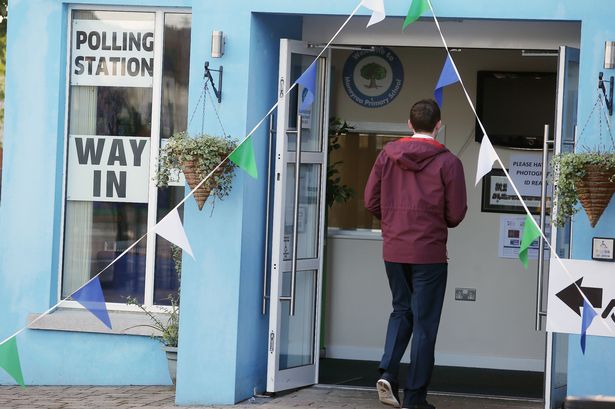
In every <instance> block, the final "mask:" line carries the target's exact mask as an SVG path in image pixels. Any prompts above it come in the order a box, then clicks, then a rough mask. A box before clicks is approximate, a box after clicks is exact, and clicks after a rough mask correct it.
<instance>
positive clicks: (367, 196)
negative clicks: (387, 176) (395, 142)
mask: <svg viewBox="0 0 615 409" xmlns="http://www.w3.org/2000/svg"><path fill="white" fill-rule="evenodd" d="M383 155H384V151H382V152H380V155H378V158H377V159H376V162H375V163H374V166H373V167H372V171H371V173H370V174H369V179H367V185H365V193H364V195H363V199H364V200H365V208H366V209H367V210H369V212H370V213H371V214H373V215H374V216H376V217H377V218H378V219H380V218H381V217H382V214H381V212H380V186H381V182H382V156H383Z"/></svg>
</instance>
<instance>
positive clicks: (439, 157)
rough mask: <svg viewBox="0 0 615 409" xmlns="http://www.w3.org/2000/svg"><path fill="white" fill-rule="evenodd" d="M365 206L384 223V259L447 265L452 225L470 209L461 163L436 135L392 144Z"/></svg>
mask: <svg viewBox="0 0 615 409" xmlns="http://www.w3.org/2000/svg"><path fill="white" fill-rule="evenodd" d="M365 207H366V208H367V209H368V210H369V211H370V212H371V213H372V214H373V215H374V216H376V217H377V218H379V219H380V220H381V221H382V238H383V240H384V247H383V257H384V260H385V261H391V262H397V263H410V264H432V263H446V262H447V255H446V240H447V238H448V228H449V227H455V226H457V225H458V224H459V223H461V221H462V220H463V218H464V216H465V214H466V210H467V204H466V186H465V178H464V174H463V166H462V165H461V161H460V160H459V159H458V158H457V157H456V156H455V155H453V154H452V153H451V152H450V151H449V150H448V149H446V147H445V146H444V145H442V144H440V143H439V142H437V141H435V140H432V139H419V138H403V139H400V140H398V141H395V142H390V143H388V144H387V145H385V147H384V149H383V150H382V152H380V155H378V158H377V159H376V163H375V164H374V167H373V168H372V172H371V174H370V176H369V179H368V181H367V186H365Z"/></svg>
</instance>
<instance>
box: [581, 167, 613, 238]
mask: <svg viewBox="0 0 615 409" xmlns="http://www.w3.org/2000/svg"><path fill="white" fill-rule="evenodd" d="M585 171H586V172H585V176H584V177H582V178H581V180H579V181H577V182H576V183H575V189H576V191H577V195H578V197H579V201H580V202H581V204H582V205H583V208H584V209H585V212H586V213H587V216H588V217H589V222H590V223H591V226H592V227H595V226H596V223H598V219H600V216H602V213H603V212H604V210H605V209H606V208H607V206H608V205H609V202H610V201H611V197H612V196H613V193H615V180H614V176H615V169H605V168H604V167H600V166H596V165H589V166H587V167H586V168H585Z"/></svg>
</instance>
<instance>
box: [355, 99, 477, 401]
mask: <svg viewBox="0 0 615 409" xmlns="http://www.w3.org/2000/svg"><path fill="white" fill-rule="evenodd" d="M408 126H409V127H410V128H411V129H413V130H414V136H412V137H411V138H403V139H400V140H398V141H395V142H391V143H388V144H387V145H385V147H384V149H383V151H382V152H381V153H380V155H379V156H378V158H377V159H376V163H375V164H374V167H373V168H372V171H371V174H370V176H369V180H368V181H367V186H366V187H365V207H366V208H367V209H368V210H369V211H370V212H371V213H372V214H373V215H374V216H376V217H377V218H379V219H380V220H381V224H382V237H383V241H384V245H383V258H384V264H385V268H386V273H387V276H388V279H389V286H390V288H391V294H392V299H393V312H392V313H391V316H390V317H389V324H388V328H387V334H386V341H385V346H384V354H383V356H382V360H381V362H380V372H381V377H380V380H378V383H377V385H376V386H377V389H378V396H379V399H380V401H381V402H382V403H385V404H388V405H392V406H396V407H399V406H400V401H399V394H398V385H399V384H398V380H397V378H398V374H399V363H400V360H401V358H402V356H403V355H404V352H405V350H406V348H407V346H408V343H409V341H410V337H411V336H412V345H411V349H410V359H411V362H410V367H409V371H408V377H407V379H406V381H405V386H404V401H403V408H414V409H430V408H434V406H433V405H431V404H429V403H427V399H426V398H427V387H428V386H429V383H430V380H431V374H432V371H433V366H434V349H435V344H436V336H437V334H438V326H439V324H440V314H441V312H442V305H443V303H444V292H445V289H446V277H447V267H448V264H447V252H446V241H447V237H448V228H449V227H455V226H457V225H458V224H459V223H461V221H462V220H463V218H464V216H465V213H466V210H467V204H466V187H465V178H464V174H463V166H462V164H461V161H460V160H459V159H458V158H457V157H456V156H455V155H453V154H452V153H451V152H450V151H449V150H448V149H446V147H444V145H442V144H440V143H439V142H437V141H436V140H435V139H434V136H435V135H437V133H438V131H439V129H440V127H441V122H440V108H439V107H438V104H437V103H436V102H435V101H434V100H431V99H427V100H422V101H419V102H417V103H416V104H414V105H413V106H412V109H411V110H410V120H409V121H408Z"/></svg>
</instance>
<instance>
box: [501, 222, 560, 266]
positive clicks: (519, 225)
mask: <svg viewBox="0 0 615 409" xmlns="http://www.w3.org/2000/svg"><path fill="white" fill-rule="evenodd" d="M534 219H535V220H536V222H538V223H540V218H539V217H538V216H534ZM524 225H525V215H519V216H511V215H503V216H500V245H499V254H498V256H499V257H500V258H518V257H519V248H520V247H521V238H522V237H523V227H524ZM545 225H546V226H545V235H546V236H547V237H549V235H550V234H551V220H550V218H549V217H546V218H545ZM527 254H528V259H530V260H536V259H537V258H538V240H536V241H534V242H533V243H532V245H531V246H530V248H529V250H528V253H527ZM548 257H549V250H548V249H545V258H548Z"/></svg>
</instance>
